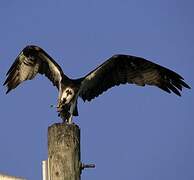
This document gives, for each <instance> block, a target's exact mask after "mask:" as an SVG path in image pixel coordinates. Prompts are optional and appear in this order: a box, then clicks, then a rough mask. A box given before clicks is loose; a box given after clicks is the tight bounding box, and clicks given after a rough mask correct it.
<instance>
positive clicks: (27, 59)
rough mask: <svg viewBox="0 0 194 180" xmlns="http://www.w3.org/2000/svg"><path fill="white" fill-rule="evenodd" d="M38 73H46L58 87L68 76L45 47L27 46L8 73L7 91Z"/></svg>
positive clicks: (5, 83)
mask: <svg viewBox="0 0 194 180" xmlns="http://www.w3.org/2000/svg"><path fill="white" fill-rule="evenodd" d="M37 73H40V74H44V75H45V76H46V77H47V78H48V79H49V80H50V81H51V82H52V83H53V85H54V86H56V87H57V88H59V82H60V81H61V80H62V79H64V78H67V77H66V76H65V75H64V74H63V71H62V69H61V68H60V66H59V65H58V64H57V63H56V62H55V61H54V60H53V59H52V58H51V57H50V56H49V55H48V54H47V53H46V52H45V51H44V50H43V49H41V48H40V47H38V46H26V47H25V48H24V49H23V50H22V51H21V52H20V54H19V55H18V57H17V58H16V60H15V62H14V63H13V64H12V66H11V67H10V69H9V70H8V72H7V74H6V75H7V79H6V80H5V82H4V84H3V85H6V86H7V92H6V93H8V92H9V91H11V90H12V89H15V88H16V87H17V86H18V85H19V84H21V83H22V82H23V81H26V80H31V79H33V78H34V77H35V76H36V74H37Z"/></svg>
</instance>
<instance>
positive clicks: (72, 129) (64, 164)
mask: <svg viewBox="0 0 194 180" xmlns="http://www.w3.org/2000/svg"><path fill="white" fill-rule="evenodd" d="M48 161H49V174H50V175H49V176H50V180H80V175H81V162H80V129H79V127H78V126H77V125H75V124H67V123H56V124H53V125H52V126H50V127H49V129H48Z"/></svg>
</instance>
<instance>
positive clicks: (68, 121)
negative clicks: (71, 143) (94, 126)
mask: <svg viewBox="0 0 194 180" xmlns="http://www.w3.org/2000/svg"><path fill="white" fill-rule="evenodd" d="M72 119H73V115H72V114H71V115H70V116H69V118H68V119H67V123H68V124H72Z"/></svg>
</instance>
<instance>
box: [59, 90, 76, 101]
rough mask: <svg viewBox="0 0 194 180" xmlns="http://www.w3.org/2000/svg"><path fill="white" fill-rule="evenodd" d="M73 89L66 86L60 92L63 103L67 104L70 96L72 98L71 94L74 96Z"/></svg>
mask: <svg viewBox="0 0 194 180" xmlns="http://www.w3.org/2000/svg"><path fill="white" fill-rule="evenodd" d="M74 94H75V93H74V90H73V89H71V88H69V87H68V88H66V89H65V90H64V91H63V93H62V96H61V101H62V102H64V103H65V104H68V103H69V102H70V101H71V100H72V98H73V96H74Z"/></svg>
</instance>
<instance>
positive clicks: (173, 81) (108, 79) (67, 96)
mask: <svg viewBox="0 0 194 180" xmlns="http://www.w3.org/2000/svg"><path fill="white" fill-rule="evenodd" d="M37 73H40V74H44V75H45V76H46V77H47V78H48V79H49V80H50V81H51V82H52V83H53V85H54V86H56V87H57V89H58V91H59V94H58V103H57V111H58V113H59V114H58V115H59V116H60V117H61V118H62V119H63V121H66V122H68V123H72V117H73V116H78V110H77V99H78V97H81V98H82V99H83V100H84V101H86V100H87V101H90V100H92V99H94V98H95V97H97V96H99V95H100V94H102V93H103V92H104V91H106V90H107V89H109V88H111V87H113V86H118V85H120V84H126V83H130V84H136V85H139V86H145V85H152V86H157V87H159V88H160V89H162V90H164V91H166V92H168V93H171V92H174V93H175V94H176V95H178V96H181V94H180V92H179V91H182V88H183V87H185V88H190V87H189V85H187V84H186V83H185V82H184V79H183V78H182V77H181V76H180V75H179V74H177V73H176V72H173V71H171V70H169V69H167V68H165V67H162V66H160V65H158V64H155V63H153V62H150V61H148V60H146V59H144V58H141V57H136V56H131V55H123V54H118V55H114V56H112V57H110V58H109V59H108V60H106V61H105V62H104V63H103V64H101V65H100V66H98V67H97V68H96V69H94V70H93V71H91V72H90V73H88V74H87V75H86V76H84V77H82V78H79V79H70V78H69V77H67V76H66V75H65V74H64V73H63V71H62V69H61V67H60V66H59V65H58V64H57V63H56V62H55V61H54V59H53V58H52V57H50V56H49V55H48V54H47V53H46V52H45V51H44V50H43V49H42V48H40V47H38V46H34V45H30V46H26V47H25V48H24V49H23V50H22V51H21V52H20V54H19V55H18V57H17V58H16V60H15V62H14V63H13V64H12V66H11V67H10V69H9V70H8V72H7V74H6V75H7V79H6V80H5V82H4V85H6V86H7V92H6V94H7V93H8V92H9V91H11V90H12V89H15V88H16V87H17V86H18V85H19V84H21V83H22V82H23V81H25V80H31V79H33V78H34V77H35V76H36V74H37Z"/></svg>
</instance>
